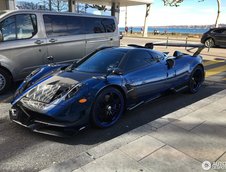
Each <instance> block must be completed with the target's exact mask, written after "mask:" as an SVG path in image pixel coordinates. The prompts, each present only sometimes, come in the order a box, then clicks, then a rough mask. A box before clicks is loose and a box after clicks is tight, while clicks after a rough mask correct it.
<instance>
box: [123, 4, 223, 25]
mask: <svg viewBox="0 0 226 172" xmlns="http://www.w3.org/2000/svg"><path fill="white" fill-rule="evenodd" d="M221 1H222V2H221V16H220V23H225V24H226V0H221ZM127 14H128V19H127V23H128V26H142V25H143V20H144V15H145V6H143V5H141V6H136V7H128V8H127ZM216 16H217V1H216V0H205V1H204V2H198V0H184V2H183V3H181V5H180V6H179V7H165V6H164V5H163V2H162V1H161V0H154V2H153V4H152V7H151V12H150V18H149V22H148V25H149V26H167V25H205V24H214V23H215V19H216ZM119 26H125V8H121V13H120V22H119Z"/></svg>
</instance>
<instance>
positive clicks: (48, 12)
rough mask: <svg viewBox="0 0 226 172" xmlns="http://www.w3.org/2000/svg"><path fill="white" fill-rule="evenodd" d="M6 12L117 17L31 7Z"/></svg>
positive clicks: (6, 11) (6, 12)
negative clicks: (32, 8) (31, 8)
mask: <svg viewBox="0 0 226 172" xmlns="http://www.w3.org/2000/svg"><path fill="white" fill-rule="evenodd" d="M1 12H5V14H4V15H5V16H6V15H8V14H14V13H15V14H18V13H41V14H52V15H72V16H86V17H98V18H115V17H114V16H106V15H95V14H87V13H86V14H77V13H72V12H56V11H48V10H29V9H16V10H2V11H1Z"/></svg>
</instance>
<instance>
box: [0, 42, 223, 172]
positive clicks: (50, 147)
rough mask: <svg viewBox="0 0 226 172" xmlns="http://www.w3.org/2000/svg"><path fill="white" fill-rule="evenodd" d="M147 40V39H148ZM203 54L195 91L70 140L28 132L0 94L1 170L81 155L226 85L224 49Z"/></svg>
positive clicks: (39, 166)
mask: <svg viewBox="0 0 226 172" xmlns="http://www.w3.org/2000/svg"><path fill="white" fill-rule="evenodd" d="M138 40H140V39H135V40H134V39H133V41H131V40H129V39H126V38H125V39H123V41H122V43H128V42H129V43H136V42H138ZM146 42H150V41H149V40H147V41H146ZM140 44H142V45H143V44H145V40H143V42H142V41H141V42H140ZM156 49H158V50H162V51H170V53H172V52H173V51H174V50H175V48H173V47H171V48H170V47H169V48H167V49H166V48H165V47H156ZM180 50H182V51H185V50H184V48H180ZM191 51H194V50H191ZM203 57H204V60H205V66H206V69H207V76H208V77H207V79H206V82H205V84H204V86H203V88H202V89H201V91H200V92H199V93H198V94H195V95H189V94H184V93H179V94H175V95H167V96H165V97H162V98H160V99H158V100H157V101H155V102H152V103H149V104H146V105H144V106H141V107H139V108H137V109H135V110H133V111H130V112H127V113H126V114H125V115H124V116H123V117H122V119H121V120H120V121H119V122H118V123H117V124H116V125H115V126H113V127H111V128H108V129H105V130H98V129H93V128H89V129H87V130H84V131H82V132H81V133H79V134H78V135H77V136H75V137H73V138H69V139H61V138H54V137H49V136H44V135H39V134H35V133H31V132H29V131H28V130H27V129H25V128H23V127H20V126H18V125H16V124H13V123H11V122H10V121H9V118H8V110H9V108H10V104H9V103H8V102H10V99H11V96H12V93H8V94H7V95H4V96H0V101H1V103H0V169H1V170H0V171H38V170H41V169H44V168H47V167H49V166H51V165H52V164H53V163H60V162H63V161H65V160H67V159H71V158H73V157H75V156H78V155H80V154H83V153H84V152H86V151H87V150H89V149H91V148H94V147H96V146H98V145H99V144H102V143H104V142H106V141H108V140H111V139H114V138H116V137H117V136H120V135H122V134H124V133H127V132H129V131H131V130H133V129H135V128H137V127H140V126H142V125H145V124H147V123H150V122H152V121H153V120H155V119H158V118H161V117H163V116H165V115H166V114H170V113H172V112H174V111H177V110H179V109H181V108H183V107H186V106H188V105H190V104H192V103H194V102H197V101H199V100H202V99H203V98H205V97H208V96H210V95H212V94H214V93H217V92H219V91H221V90H223V89H224V88H226V79H225V78H226V69H225V68H226V63H225V61H224V59H226V51H225V49H211V50H210V52H207V51H204V52H203ZM15 87H16V86H15ZM14 90H15V89H14ZM14 90H12V92H13V91H14ZM82 158H83V157H81V159H82Z"/></svg>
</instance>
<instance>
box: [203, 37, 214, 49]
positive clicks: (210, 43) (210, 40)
mask: <svg viewBox="0 0 226 172" xmlns="http://www.w3.org/2000/svg"><path fill="white" fill-rule="evenodd" d="M204 44H205V46H206V47H208V48H209V47H214V46H215V42H214V40H213V38H208V39H207V40H206V41H205V43H204Z"/></svg>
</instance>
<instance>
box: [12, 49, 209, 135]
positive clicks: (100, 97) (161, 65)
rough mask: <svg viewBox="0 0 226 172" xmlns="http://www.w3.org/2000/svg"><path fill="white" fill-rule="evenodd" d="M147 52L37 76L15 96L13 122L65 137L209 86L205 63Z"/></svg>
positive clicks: (47, 69)
mask: <svg viewBox="0 0 226 172" xmlns="http://www.w3.org/2000/svg"><path fill="white" fill-rule="evenodd" d="M197 54H198V53H196V54H194V55H193V56H191V55H187V54H183V53H181V52H178V51H176V52H175V53H174V56H168V55H167V53H161V52H158V51H154V50H151V49H148V48H145V47H139V46H133V47H132V46H131V47H108V48H102V49H99V50H97V51H95V52H93V53H91V54H89V55H88V56H86V57H84V58H83V59H81V60H79V61H77V62H74V63H73V64H71V65H59V64H58V65H57V64H55V65H48V66H44V67H43V68H39V69H37V70H35V71H33V72H32V73H31V74H30V75H29V76H28V77H27V78H26V79H25V81H24V82H23V83H22V84H21V85H20V87H19V88H18V90H17V91H16V93H15V97H14V100H13V102H12V108H11V110H10V119H11V120H12V121H14V122H16V123H18V124H20V125H22V126H25V127H27V128H30V129H31V130H32V131H34V132H39V133H45V134H51V135H57V136H60V135H61V132H62V131H79V130H81V129H83V128H84V127H85V126H87V125H88V124H90V123H92V124H93V125H94V126H97V127H100V128H105V127H109V126H112V125H113V124H115V123H116V122H117V121H118V120H119V118H120V116H121V115H122V114H123V113H124V111H125V110H131V109H133V108H135V107H137V106H139V105H141V104H143V103H146V102H149V101H151V100H154V99H156V98H158V97H159V96H161V95H162V94H163V93H165V92H166V91H169V90H171V91H175V92H178V91H180V90H184V89H187V90H188V91H189V92H190V93H196V92H197V91H198V90H199V89H200V87H201V85H202V83H203V81H204V75H205V74H204V67H203V64H202V57H201V56H199V55H197Z"/></svg>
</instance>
